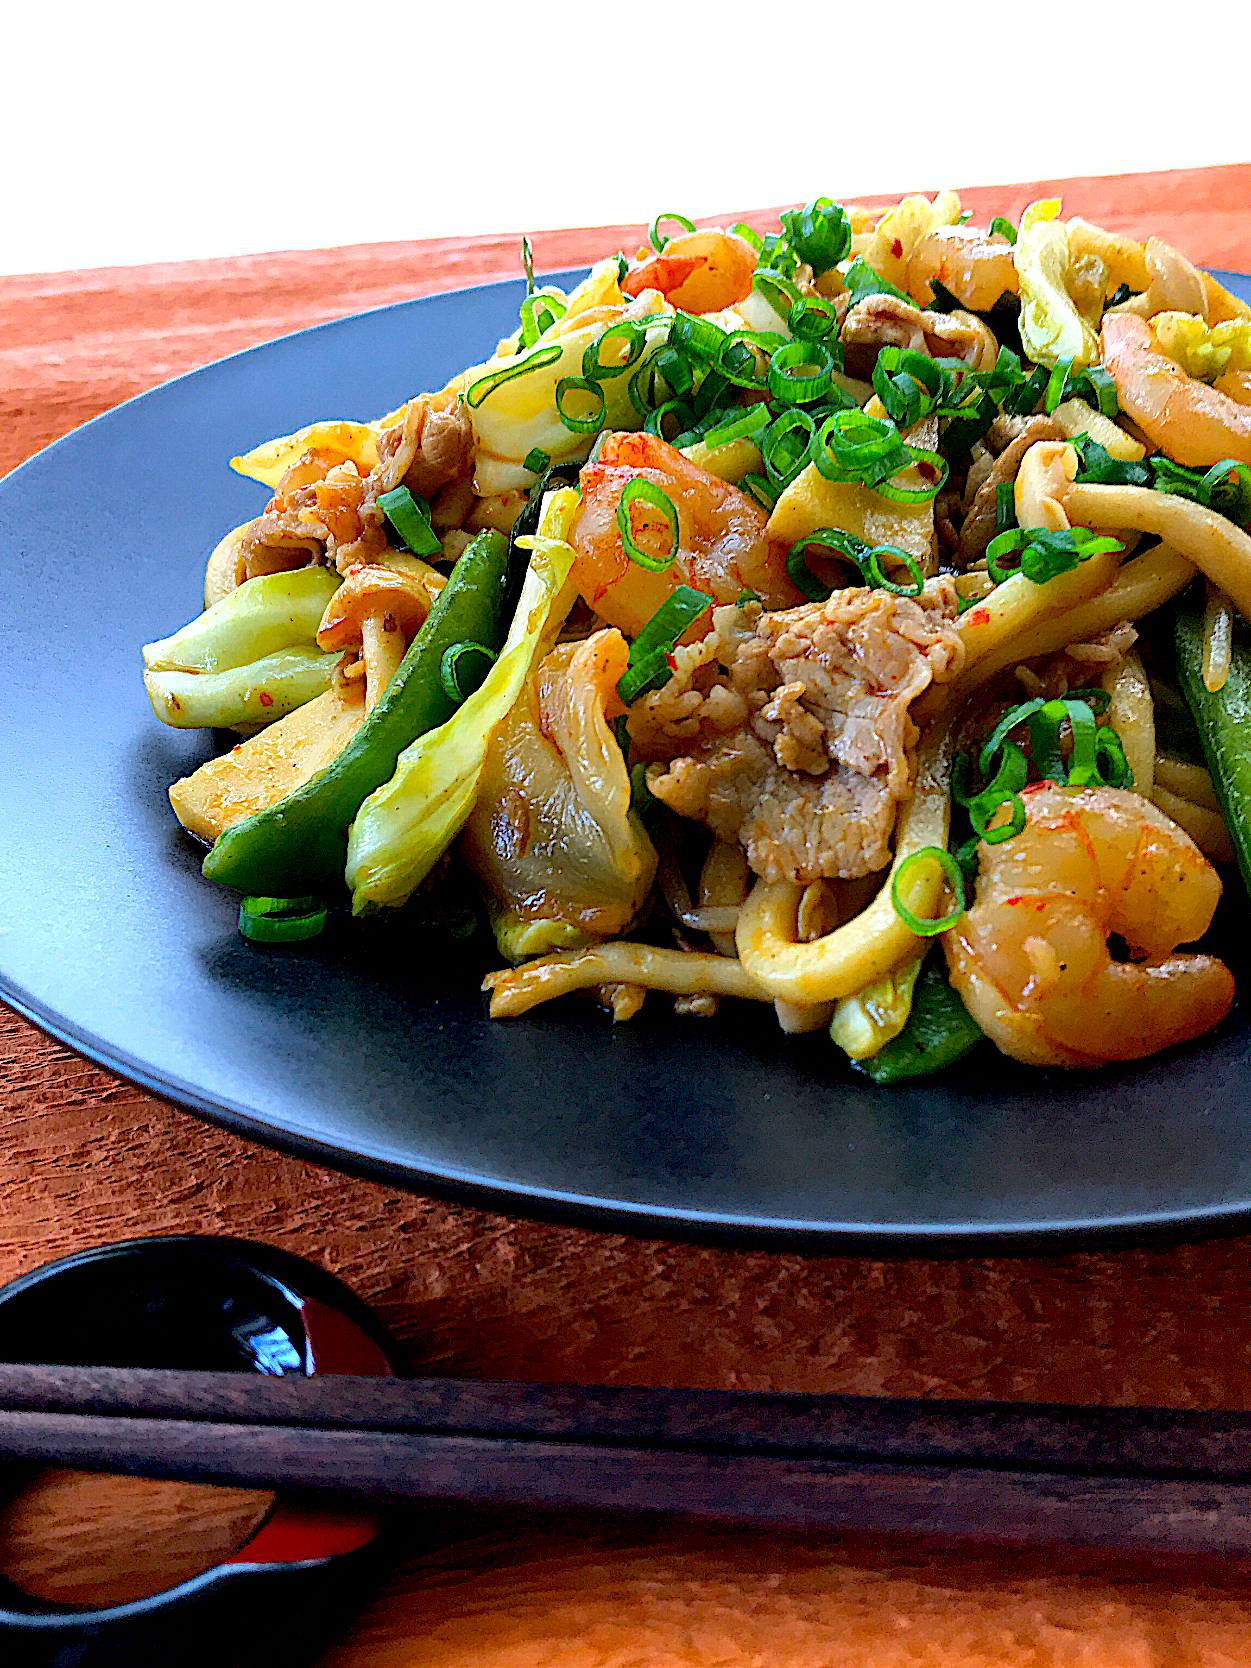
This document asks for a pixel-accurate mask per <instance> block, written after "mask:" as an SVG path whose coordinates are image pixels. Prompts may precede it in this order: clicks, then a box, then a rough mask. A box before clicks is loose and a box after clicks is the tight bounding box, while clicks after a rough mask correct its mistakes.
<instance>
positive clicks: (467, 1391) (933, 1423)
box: [0, 1362, 1251, 1481]
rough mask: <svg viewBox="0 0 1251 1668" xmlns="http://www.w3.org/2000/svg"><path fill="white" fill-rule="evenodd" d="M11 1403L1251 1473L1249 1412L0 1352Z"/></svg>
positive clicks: (940, 1459) (670, 1444)
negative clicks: (303, 1371) (97, 1360)
mask: <svg viewBox="0 0 1251 1668" xmlns="http://www.w3.org/2000/svg"><path fill="white" fill-rule="evenodd" d="M5 1410H7V1411H11V1412H20V1411H29V1412H40V1413H62V1414H93V1415H104V1414H111V1415H116V1416H120V1417H126V1418H149V1419H174V1420H178V1421H198V1420H205V1421H209V1422H213V1423H217V1424H248V1425H285V1426H291V1427H306V1428H316V1429H343V1430H361V1431H363V1430H370V1431H402V1432H424V1433H427V1434H430V1435H457V1436H483V1437H513V1438H517V1439H520V1440H546V1441H557V1442H584V1443H585V1442H593V1443H600V1444H624V1445H628V1446H630V1447H644V1448H679V1449H680V1448H708V1449H722V1450H724V1451H726V1452H744V1451H746V1452H753V1453H771V1454H777V1455H787V1454H809V1455H819V1456H822V1457H825V1458H830V1459H843V1460H847V1461H852V1462H856V1463H871V1462H890V1463H895V1464H900V1463H911V1464H925V1465H949V1466H957V1467H972V1466H980V1467H987V1466H996V1467H1000V1468H1006V1469H1010V1470H1020V1471H1054V1472H1057V1473H1062V1474H1070V1475H1084V1474H1088V1473H1094V1472H1123V1473H1125V1474H1127V1475H1142V1476H1178V1477H1193V1478H1207V1479H1211V1480H1215V1479H1217V1478H1226V1479H1229V1480H1234V1479H1246V1480H1248V1481H1251V1411H1249V1412H1241V1411H1238V1412H1196V1411H1193V1410H1188V1409H1180V1408H1139V1407H1102V1406H1090V1405H1081V1404H1071V1403H1050V1402H987V1401H936V1400H933V1399H927V1398H923V1397H897V1396H806V1395H794V1394H766V1393H759V1392H742V1391H726V1390H653V1389H644V1388H638V1387H635V1386H618V1385H565V1384H526V1383H508V1382H494V1381H486V1380H473V1379H450V1378H406V1379H400V1378H390V1379H388V1378H378V1377H372V1376H371V1377H351V1376H348V1375H338V1374H335V1375H330V1374H322V1375H317V1376H315V1377H312V1378H304V1377H301V1376H291V1375H288V1376H286V1377H282V1378H266V1377H262V1376H261V1375H259V1374H254V1373H246V1372H237V1373H233V1372H232V1373H204V1372H178V1371H170V1370H166V1369H149V1368H142V1369H136V1368H128V1367H127V1368H119V1367H65V1366H55V1365H51V1366H32V1365H25V1364H13V1363H4V1362H0V1417H2V1416H3V1412H4V1411H5Z"/></svg>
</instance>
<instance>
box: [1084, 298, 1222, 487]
mask: <svg viewBox="0 0 1251 1668" xmlns="http://www.w3.org/2000/svg"><path fill="white" fill-rule="evenodd" d="M1102 338H1103V363H1104V365H1105V366H1106V367H1107V369H1108V371H1109V373H1110V374H1111V377H1112V380H1113V382H1115V384H1116V397H1117V399H1118V400H1119V401H1120V404H1121V409H1122V411H1124V412H1125V414H1126V415H1127V416H1128V417H1131V418H1133V420H1134V422H1135V423H1137V425H1138V427H1139V428H1140V429H1141V430H1142V432H1143V433H1144V434H1145V435H1146V436H1147V439H1148V440H1150V441H1151V442H1152V444H1153V445H1156V446H1158V447H1160V449H1161V450H1162V451H1164V452H1167V453H1168V455H1169V457H1171V458H1172V459H1173V460H1174V461H1175V462H1177V463H1184V464H1188V465H1190V466H1191V467H1194V468H1198V469H1210V468H1211V466H1212V465H1213V464H1214V463H1219V462H1220V461H1221V459H1222V458H1234V459H1235V460H1236V461H1237V462H1239V463H1251V408H1249V407H1247V406H1245V405H1239V404H1238V403H1237V402H1236V401H1234V400H1231V399H1230V398H1229V396H1228V395H1227V394H1221V393H1218V392H1217V391H1216V389H1215V388H1209V387H1208V385H1207V384H1206V383H1205V382H1197V381H1196V380H1195V378H1194V377H1191V376H1187V375H1186V373H1185V371H1183V370H1182V369H1181V367H1180V366H1179V365H1177V364H1175V363H1174V362H1173V360H1171V359H1169V358H1168V357H1167V356H1166V355H1165V354H1163V353H1157V352H1156V351H1155V349H1154V348H1153V347H1152V346H1151V329H1150V326H1149V325H1148V323H1147V321H1146V319H1143V318H1139V317H1138V316H1137V314H1135V313H1105V314H1104V319H1103V330H1102Z"/></svg>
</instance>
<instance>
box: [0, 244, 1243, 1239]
mask: <svg viewBox="0 0 1251 1668" xmlns="http://www.w3.org/2000/svg"><path fill="white" fill-rule="evenodd" d="M1221 276H1222V278H1223V279H1224V281H1225V282H1227V283H1229V284H1230V286H1231V288H1233V289H1235V290H1236V291H1237V292H1238V293H1240V294H1242V295H1244V296H1246V297H1248V299H1251V279H1246V278H1239V277H1231V276H1230V275H1227V274H1222V275H1221ZM521 295H522V288H521V286H520V284H519V283H505V284H493V285H489V286H486V287H484V288H481V289H475V290H465V291H461V292H459V293H456V294H451V295H441V296H431V297H428V298H426V299H424V300H421V301H414V302H408V303H404V304H402V305H400V306H396V307H387V308H383V309H381V310H379V311H377V312H371V313H364V314H361V315H359V316H357V317H355V318H348V319H343V320H341V321H339V322H337V323H334V324H328V325H323V326H321V327H319V328H318V329H315V330H307V331H302V332H300V333H299V334H298V335H294V336H288V337H285V338H283V339H282V340H280V341H277V342H272V343H270V344H268V345H267V346H264V347H260V348H255V349H253V350H251V351H250V352H247V353H242V354H237V355H235V356H234V357H233V358H230V359H224V360H221V361H220V362H218V363H217V364H214V365H209V366H207V367H206V368H205V369H204V370H201V371H196V372H193V373H192V374H191V375H189V376H185V377H181V378H179V379H178V380H177V381H175V382H171V383H168V384H166V385H165V386H164V387H162V388H157V389H154V390H153V391H152V392H151V393H148V394H144V395H142V396H140V397H139V398H138V399H135V400H131V401H130V402H129V403H128V404H126V405H123V406H120V407H118V408H117V409H116V410H114V411H111V412H108V413H107V414H106V415H105V416H103V417H100V418H98V419H97V420H96V421H94V422H92V423H88V424H87V425H86V426H85V427H83V428H81V429H78V430H76V431H75V432H74V433H73V434H70V435H67V436H66V438H65V439H64V440H61V441H59V442H58V443H57V444H56V445H55V446H52V447H50V448H49V449H48V450H47V451H45V452H42V453H40V454H39V455H38V456H37V457H34V458H32V459H31V460H30V461H29V462H28V463H26V464H24V465H23V466H22V467H21V468H20V469H18V470H17V471H16V472H15V473H14V474H12V475H10V476H9V477H8V478H7V479H6V480H4V481H3V482H0V553H2V556H3V573H4V583H5V592H6V594H5V599H4V608H3V617H2V618H0V646H2V649H3V662H2V664H3V667H4V673H5V675H4V695H3V700H4V705H5V716H4V721H3V723H2V724H0V782H3V784H4V790H3V791H4V796H5V799H6V801H7V805H6V810H5V817H4V834H3V839H2V840H0V897H2V899H3V915H2V917H0V992H2V993H3V995H4V997H5V999H6V1000H7V1001H9V1002H10V1003H11V1004H12V1005H13V1006H14V1007H15V1008H17V1009H18V1010H19V1011H20V1012H22V1013H24V1014H26V1015H28V1016H29V1017H30V1018H31V1019H33V1020H35V1021H36V1022H37V1023H38V1024H39V1025H42V1026H43V1027H44V1028H45V1029H46V1030H48V1031H51V1032H52V1033H53V1034H54V1035H56V1036H58V1037H60V1038H62V1039H63V1040H64V1041H66V1042H69V1043H71V1044H72V1045H73V1046H74V1047H75V1048H77V1049H79V1050H80V1051H81V1052H83V1053H85V1054H87V1055H89V1056H90V1057H91V1058H93V1059H95V1060H98V1061H100V1062H101V1063H102V1064H104V1065H106V1066H108V1067H110V1068H111V1069H112V1070H114V1071H117V1072H120V1073H122V1074H123V1075H124V1076H126V1077H129V1078H132V1079H134V1081H136V1082H138V1083H140V1084H142V1085H143V1086H144V1087H145V1088H148V1089H151V1090H153V1091H155V1092H156V1093H158V1094H160V1095H164V1096H166V1097H167V1098H169V1099H170V1100H173V1101H177V1102H179V1103H180V1104H181V1105H183V1106H186V1107H189V1108H191V1109H192V1110H193V1111H196V1112H199V1113H202V1114H203V1115H205V1116H206V1117H209V1118H212V1119H214V1120H216V1121H218V1122H220V1123H224V1124H227V1125H230V1126H231V1127H233V1128H235V1129H239V1130H241V1131H243V1132H244V1133H246V1134H249V1135H253V1136H256V1137H259V1138H260V1139H262V1140H266V1141H270V1142H272V1143H275V1144H277V1145H281V1146H284V1147H288V1148H293V1149H295V1150H298V1151H301V1152H306V1153H309V1154H311V1155H312V1156H314V1157H317V1158H321V1159H324V1160H326V1161H327V1162H330V1163H333V1164H339V1165H342V1166H343V1167H345V1168H349V1169H353V1170H360V1171H364V1172H368V1173H371V1174H375V1175H379V1176H382V1177H386V1178H389V1179H391V1180H394V1181H400V1182H403V1183H405V1184H408V1185H411V1186H414V1187H418V1188H423V1189H427V1190H433V1191H440V1192H456V1193H463V1194H467V1195H469V1196H472V1197H475V1198H479V1199H481V1200H483V1201H484V1202H488V1201H489V1202H493V1203H496V1204H510V1205H512V1206H514V1207H515V1208H518V1209H521V1210H525V1211H529V1212H533V1213H539V1214H558V1215H563V1216H572V1217H577V1218H580V1219H582V1220H586V1221H590V1222H593V1223H596V1224H598V1225H601V1226H610V1225H611V1226H623V1225H624V1226H630V1227H634V1228H637V1229H646V1230H650V1231H660V1232H682V1233H697V1234H704V1235H707V1234H712V1235H717V1236H721V1237H728V1238H731V1239H734V1240H737V1241H740V1242H741V1241H747V1240H760V1239H764V1238H778V1237H782V1238H787V1239H807V1240H809V1241H812V1242H821V1241H825V1242H830V1241H834V1240H837V1239H839V1238H840V1237H842V1236H848V1235H858V1236H866V1237H872V1238H874V1239H877V1240H880V1241H886V1242H894V1243H895V1244H897V1245H898V1244H903V1243H915V1242H916V1241H918V1240H923V1239H926V1238H931V1239H932V1238H943V1239H948V1240H961V1239H964V1240H967V1239H969V1238H972V1237H975V1236H985V1235H1012V1236H1023V1235H1029V1236H1033V1235H1040V1234H1042V1235H1060V1234H1072V1233H1074V1232H1077V1231H1081V1230H1086V1231H1094V1230H1105V1231H1106V1230H1115V1229H1120V1230H1125V1229H1131V1228H1132V1229H1136V1230H1142V1229H1145V1228H1147V1227H1152V1226H1165V1225H1178V1224H1198V1223H1201V1222H1207V1223H1215V1222H1216V1221H1217V1220H1219V1219H1222V1218H1226V1217H1229V1216H1231V1215H1234V1214H1237V1213H1242V1212H1246V1211H1248V1210H1251V1123H1249V1121H1248V1117H1247V1112H1246V1104H1245V1102H1246V1086H1247V1083H1248V1081H1249V1078H1248V1055H1249V1053H1251V1030H1249V1029H1248V1026H1247V1024H1246V1020H1245V1016H1244V1013H1243V1011H1242V1008H1241V1005H1240V1006H1239V1007H1238V1008H1237V1009H1235V1012H1234V1014H1233V1015H1232V1016H1231V1018H1230V1019H1229V1020H1228V1021H1227V1022H1226V1023H1225V1025H1224V1026H1223V1027H1222V1028H1221V1029H1220V1031H1219V1032H1217V1033H1215V1034H1214V1035H1211V1036H1209V1037H1206V1038H1204V1039H1202V1040H1201V1041H1200V1042H1198V1043H1196V1044H1194V1045H1192V1046H1190V1047H1188V1048H1184V1049H1179V1050H1174V1051H1173V1052H1172V1053H1170V1054H1168V1055H1162V1056H1157V1057H1156V1058H1154V1059H1152V1060H1150V1061H1147V1062H1146V1063H1144V1064H1142V1065H1140V1066H1137V1067H1133V1068H1127V1069H1121V1070H1115V1071H1109V1072H1105V1073H1103V1074H1101V1075H1097V1076H1083V1075H1070V1074H1063V1073H1056V1072H1037V1071H1026V1070H1024V1069H1022V1068H1020V1067H1017V1066H1014V1065H1011V1064H1010V1063H1008V1062H1006V1061H1004V1060H1001V1059H1000V1058H999V1057H998V1056H997V1055H995V1054H994V1053H993V1051H992V1050H991V1049H990V1048H989V1047H988V1048H986V1049H985V1050H983V1051H981V1052H980V1053H979V1054H977V1055H975V1056H974V1057H973V1059H972V1060H971V1061H970V1062H969V1064H968V1066H967V1068H965V1069H964V1070H962V1071H960V1072H958V1073H957V1074H953V1075H951V1076H949V1077H947V1078H946V1079H942V1080H938V1081H935V1082H932V1083H931V1084H930V1085H929V1086H927V1087H919V1088H913V1089H906V1090H884V1089H878V1088H875V1087H874V1086H873V1085H871V1084H868V1083H866V1082H865V1081H864V1080H862V1079H856V1078H855V1077H854V1076H853V1075H852V1074H851V1073H850V1072H849V1071H848V1070H847V1069H846V1068H845V1067H842V1066H840V1065H839V1056H838V1055H837V1052H836V1050H834V1049H833V1048H832V1047H831V1046H830V1044H829V1043H828V1042H826V1041H825V1039H824V1038H822V1037H819V1036H818V1037H815V1038H814V1037H808V1038H796V1039H787V1038H784V1037H783V1036H782V1035H781V1034H780V1033H779V1031H778V1030H777V1028H776V1026H775V1024H774V1022H773V1018H772V1015H771V1013H770V1012H769V1011H768V1010H765V1009H763V1008H761V1009H757V1008H755V1007H753V1006H752V1005H750V1004H742V1005H739V1004H733V1003H727V1004H726V1006H725V1008H724V1009H723V1012H722V1016H721V1018H720V1019H719V1020H717V1021H713V1022H703V1021H698V1020H686V1021H676V1020H674V1019H673V1018H672V1016H671V1015H669V1014H668V1013H667V1012H666V1009H667V1006H668V1005H667V1004H666V1003H665V1002H664V1000H663V998H660V997H656V996H653V997H652V998H651V1000H650V1003H649V1006H648V1009H646V1010H644V1013H643V1015H642V1016H640V1018H638V1019H636V1020H635V1021H633V1022H632V1023H630V1024H629V1025H623V1026H617V1027H615V1028H614V1027H613V1026H612V1025H611V1024H610V1023H609V1022H608V1020H607V1019H606V1018H605V1017H604V1016H602V1015H601V1014H600V1013H599V1012H598V1011H597V1010H595V1009H593V1008H592V1007H590V1006H589V1005H585V1006H583V1005H579V1004H577V1003H575V1002H573V1001H569V1002H566V1003H564V1004H562V1005H560V1006H559V1007H553V1008H540V1009H538V1010H536V1011H535V1013H534V1014H533V1015H531V1016H530V1017H528V1018H526V1019H521V1020H513V1021H509V1022H507V1023H490V1022H488V1021H487V1020H486V1019H485V1018H484V1016H483V1009H482V1006H481V999H480V997H479V994H478V989H477V986H478V982H479V978H480V976H481V973H482V971H483V967H484V965H485V961H486V957H485V953H484V952H483V951H482V950H481V947H479V948H478V949H477V950H476V951H474V952H473V953H471V954H470V955H469V956H468V957H466V956H465V955H464V954H462V955H461V956H459V958H457V957H452V958H451V959H446V958H444V957H442V955H440V959H439V960H438V962H437V963H436V964H432V963H431V959H430V956H429V952H428V950H423V946H422V944H421V943H420V942H414V941H410V939H409V937H408V935H406V934H405V933H404V932H403V931H401V930H399V928H398V927H396V926H392V927H391V928H390V929H381V930H375V931H374V932H372V933H369V932H364V931H362V930H360V929H359V928H354V927H353V926H352V925H351V923H350V922H349V921H347V920H337V921H335V922H334V923H333V924H332V926H331V929H330V930H329V931H328V932H327V934H326V935H325V937H324V938H323V939H322V940H320V941H318V942H317V943H316V944H315V945H312V946H309V947H303V948H299V949H294V950H279V951H266V950H260V949H254V948H252V947H250V946H249V945H247V944H245V943H244V942H243V941H242V940H241V939H240V938H239V937H238V935H237V933H236V931H235V916H236V907H237V899H236V898H235V897H234V895H233V894H231V893H227V892H225V891H223V890H221V889H219V888H217V887H214V886H212V885H210V884H209V883H207V882H206V881H203V880H202V879H201V878H200V874H199V864H200V855H201V854H200V852H199V850H198V849H197V848H196V847H195V846H194V845H193V844H192V842H191V841H190V840H188V839H187V838H186V837H185V836H184V835H183V834H182V833H181V831H180V830H179V828H178V826H177V824H176V823H175V822H174V819H173V817H172V815H171V813H170V810H169V805H168V802H167V800H166V795H165V790H166V788H167V786H168V785H169V783H170V782H172V781H173V780H174V778H175V777H177V776H181V775H184V774H186V772H187V771H189V770H191V769H193V768H194V767H195V766H196V765H197V764H199V763H200V762H201V761H202V760H203V759H204V758H205V757H207V756H208V753H209V744H208V740H207V738H206V737H205V736H203V735H202V734H191V735H187V734H183V733H178V732H175V731H172V730H169V729H166V728H164V727H163V726H162V725H160V724H158V723H157V721H156V720H155V719H154V717H153V715H152V712H151V709H150V707H149V705H148V701H147V698H146V696H145V694H144V691H143V686H142V682H141V679H140V655H139V647H140V645H141V644H142V643H145V642H147V641H150V640H151V639H153V638H156V637H160V636H164V635H166V634H167V633H168V632H169V631H171V630H173V629H174V628H175V627H176V626H177V625H179V624H181V623H182V622H183V621H184V620H185V619H187V618H188V617H189V616H190V615H191V614H193V613H194V612H195V611H196V609H197V607H198V606H199V599H200V588H201V583H202V577H203V566H204V559H205V557H206V555H207V553H208V551H209V550H210V548H211V547H212V546H213V544H214V543H215V542H216V541H217V539H218V538H219V537H220V536H221V535H222V533H223V532H225V531H226V530H227V529H228V528H230V527H232V526H234V525H235V524H237V523H238V522H240V521H243V520H245V519H247V518H248V517H249V516H252V515H255V514H257V513H259V510H260V509H261V507H262V505H263V503H264V501H265V497H266V491H265V489H264V488H263V487H259V486H257V485H256V484H255V483H253V482H248V481H245V480H243V479H241V478H240V477H239V476H237V475H235V474H233V473H232V472H231V471H230V470H229V469H228V467H227V460H228V459H229V458H230V457H231V456H233V455H234V454H236V453H238V452H242V451H245V450H246V449H247V448H248V447H250V446H252V445H254V444H256V443H257V442H259V441H261V440H263V439H266V438H268V437H269V436H271V435H275V434H283V433H287V432H290V431H291V430H293V429H296V428H298V427H300V426H302V425H303V424H305V423H308V422H310V421H313V420H315V419H317V418H320V417H332V416H353V417H368V416H371V415H373V414H374V413H377V412H382V411H388V410H390V409H392V408H393V407H395V406H396V405H398V404H399V403H400V402H401V401H402V400H403V399H405V398H406V397H408V396H409V395H411V393H412V392H413V390H414V389H419V388H429V387H438V386H439V385H440V384H441V383H442V382H443V381H444V379H445V378H446V377H447V376H448V375H450V374H451V373H452V372H453V371H455V370H457V369H459V368H460V367H461V366H463V365H466V364H470V363H473V362H474V361H476V360H479V359H481V358H482V357H483V355H484V354H485V353H487V352H489V351H490V350H491V349H492V348H493V347H494V344H495V342H496V340H497V338H498V337H500V336H501V335H502V334H503V333H504V332H505V330H506V329H508V328H510V327H511V326H512V324H513V322H514V321H515V319H516V314H517V307H518V304H519V302H520V299H521ZM1237 910H1238V914H1239V920H1240V922H1241V921H1242V920H1243V919H1245V904H1244V901H1243V900H1242V899H1241V897H1239V899H1238V901H1237Z"/></svg>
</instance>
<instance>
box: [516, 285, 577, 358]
mask: <svg viewBox="0 0 1251 1668" xmlns="http://www.w3.org/2000/svg"><path fill="white" fill-rule="evenodd" d="M568 311H569V309H568V307H567V306H566V305H565V301H564V299H563V297H561V296H558V295H555V294H553V293H552V291H551V290H535V292H534V294H533V295H528V296H527V297H526V299H525V300H524V301H523V302H522V303H521V345H522V347H533V346H534V344H535V342H537V341H538V339H539V337H540V336H541V335H542V334H543V333H544V331H546V330H550V329H551V327H552V325H554V324H555V323H556V321H557V319H562V318H564V316H565V314H566V313H567V312H568Z"/></svg>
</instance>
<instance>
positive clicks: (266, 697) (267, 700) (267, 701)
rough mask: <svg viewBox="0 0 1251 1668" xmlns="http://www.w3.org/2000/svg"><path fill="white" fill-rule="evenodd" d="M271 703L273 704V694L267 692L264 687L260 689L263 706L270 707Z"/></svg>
mask: <svg viewBox="0 0 1251 1668" xmlns="http://www.w3.org/2000/svg"><path fill="white" fill-rule="evenodd" d="M273 704H274V698H273V696H272V695H270V694H268V693H267V692H266V691H265V690H264V689H262V690H261V705H262V706H263V707H272V706H273Z"/></svg>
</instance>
